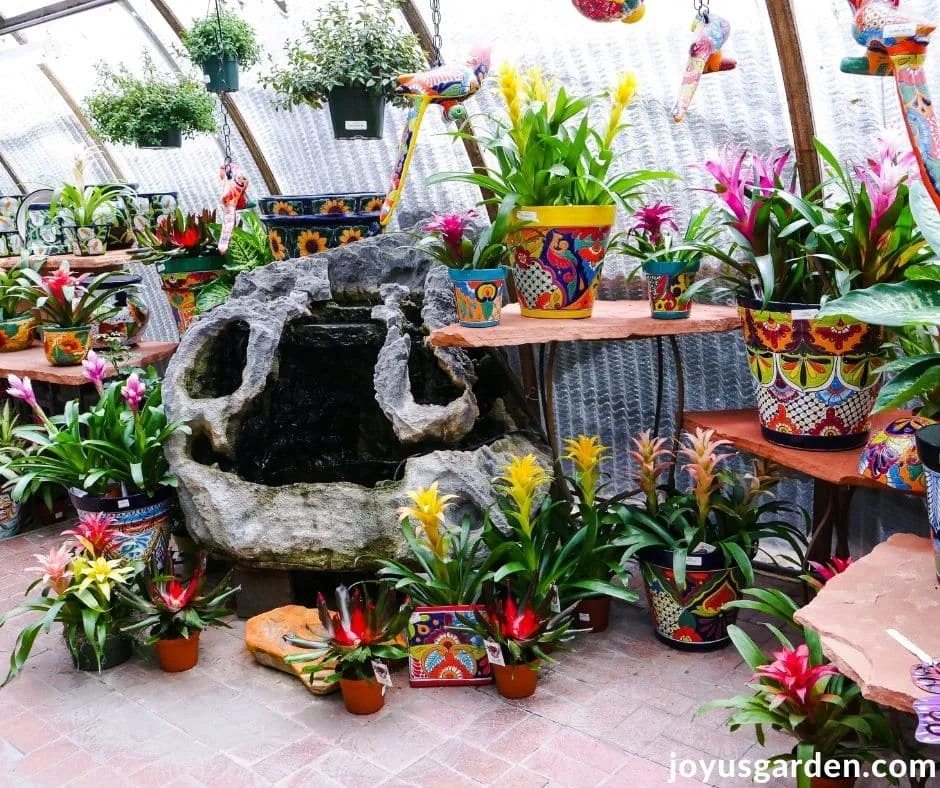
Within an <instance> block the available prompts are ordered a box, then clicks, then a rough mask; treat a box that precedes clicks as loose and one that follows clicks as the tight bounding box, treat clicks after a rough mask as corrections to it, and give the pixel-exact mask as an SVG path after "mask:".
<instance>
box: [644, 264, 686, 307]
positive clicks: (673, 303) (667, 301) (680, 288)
mask: <svg viewBox="0 0 940 788" xmlns="http://www.w3.org/2000/svg"><path fill="white" fill-rule="evenodd" d="M699 267H700V264H699V263H695V264H694V265H692V266H690V265H689V264H688V263H683V262H675V261H672V260H657V261H652V262H646V263H643V273H645V274H646V284H647V289H648V291H649V299H650V310H651V313H652V316H653V317H654V318H656V319H657V320H682V319H684V318H687V317H688V316H689V315H690V314H692V302H691V301H687V302H685V303H682V297H683V296H684V295H685V293H686V291H687V290H688V289H689V288H690V287H691V286H692V282H694V281H695V275H696V274H697V273H698V270H699Z"/></svg>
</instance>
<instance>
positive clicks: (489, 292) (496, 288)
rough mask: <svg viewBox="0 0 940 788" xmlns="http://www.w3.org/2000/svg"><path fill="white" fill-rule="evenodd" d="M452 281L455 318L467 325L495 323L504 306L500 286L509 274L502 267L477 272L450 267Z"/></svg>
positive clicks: (461, 323) (477, 325) (482, 326)
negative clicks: (455, 308) (455, 306)
mask: <svg viewBox="0 0 940 788" xmlns="http://www.w3.org/2000/svg"><path fill="white" fill-rule="evenodd" d="M449 273H450V280H451V282H453V283H454V299H455V302H456V305H457V321H458V322H459V323H460V325H462V326H466V327H467V328H489V327H490V326H498V325H499V318H500V314H501V313H502V309H503V285H505V284H506V276H507V274H508V273H509V272H508V270H507V269H505V268H488V269H485V270H477V271H462V270H458V269H454V268H451V269H449Z"/></svg>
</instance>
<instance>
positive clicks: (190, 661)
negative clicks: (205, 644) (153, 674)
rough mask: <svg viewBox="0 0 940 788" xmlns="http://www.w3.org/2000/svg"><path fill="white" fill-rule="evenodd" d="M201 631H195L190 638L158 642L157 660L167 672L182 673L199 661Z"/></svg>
mask: <svg viewBox="0 0 940 788" xmlns="http://www.w3.org/2000/svg"><path fill="white" fill-rule="evenodd" d="M199 634H200V633H199V632H193V633H192V634H190V636H189V637H188V638H173V639H172V640H158V641H157V643H156V649H157V662H159V663H160V669H161V670H163V671H164V672H166V673H182V672H183V671H185V670H191V669H192V668H194V667H196V663H197V662H199Z"/></svg>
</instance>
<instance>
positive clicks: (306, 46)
mask: <svg viewBox="0 0 940 788" xmlns="http://www.w3.org/2000/svg"><path fill="white" fill-rule="evenodd" d="M397 6H398V3H397V2H395V0H358V2H357V3H356V4H355V6H354V7H350V6H349V5H348V4H346V3H340V2H336V3H331V4H329V5H328V6H326V7H325V8H323V9H322V10H320V12H319V15H318V17H317V20H316V21H315V22H312V23H305V24H304V32H303V37H302V38H301V39H300V40H296V41H292V42H288V43H287V44H286V45H285V53H286V55H287V64H286V65H285V66H283V67H281V68H276V67H275V68H273V69H272V70H271V74H270V75H267V76H263V77H262V78H261V83H262V84H263V85H265V86H266V87H268V88H271V89H272V90H274V91H276V92H277V94H278V95H277V100H276V103H277V106H279V107H280V108H282V109H290V108H291V107H293V106H296V105H298V104H307V105H309V106H311V107H313V108H314V109H319V108H320V107H322V106H323V103H324V102H325V101H326V100H327V98H328V97H329V94H330V91H331V90H332V89H333V88H335V87H359V88H362V89H364V90H366V91H368V92H369V93H373V94H376V95H382V96H385V98H386V99H387V100H388V101H390V102H392V103H393V104H394V105H395V106H398V107H407V106H408V102H407V100H406V99H404V98H403V97H401V96H399V95H397V94H396V93H395V88H396V86H397V84H398V83H397V81H396V79H397V77H399V76H400V75H402V74H411V73H414V72H416V71H422V70H423V69H425V68H426V67H427V61H426V60H425V57H424V54H423V52H422V50H421V45H420V42H419V41H418V38H417V36H415V35H414V34H412V33H405V32H404V31H403V30H402V28H401V24H400V22H399V20H398V18H397V17H398V14H397Z"/></svg>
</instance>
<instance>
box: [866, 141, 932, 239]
mask: <svg viewBox="0 0 940 788" xmlns="http://www.w3.org/2000/svg"><path fill="white" fill-rule="evenodd" d="M877 142H878V154H877V156H875V157H872V158H869V159H868V161H867V163H866V165H865V166H858V167H856V168H855V175H856V177H857V178H858V179H859V181H861V184H862V188H863V189H865V191H866V193H867V194H868V199H869V201H870V202H871V224H870V225H869V232H871V233H874V232H875V229H876V228H877V227H878V225H879V224H880V223H881V220H882V219H883V218H884V215H885V214H886V213H887V212H888V211H889V210H891V206H892V205H894V203H895V201H896V200H897V198H898V189H900V187H901V184H903V183H909V182H911V181H913V180H917V179H918V178H919V177H920V172H919V170H918V168H917V159H916V157H915V156H914V152H913V151H912V150H911V148H910V145H906V146H905V145H904V142H903V140H901V139H899V138H898V136H897V135H894V134H891V133H890V132H885V133H883V134H882V135H880V136H879V137H878V138H877ZM887 229H888V230H890V229H891V228H887Z"/></svg>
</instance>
